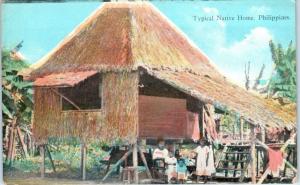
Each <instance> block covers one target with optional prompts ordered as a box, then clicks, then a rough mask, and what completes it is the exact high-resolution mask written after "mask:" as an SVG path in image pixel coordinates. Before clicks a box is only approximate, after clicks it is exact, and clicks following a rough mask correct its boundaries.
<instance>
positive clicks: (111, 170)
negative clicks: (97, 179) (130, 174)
mask: <svg viewBox="0 0 300 185" xmlns="http://www.w3.org/2000/svg"><path fill="white" fill-rule="evenodd" d="M131 153H132V149H130V150H128V152H126V153H125V154H124V155H123V157H122V158H121V159H120V160H119V161H118V162H117V163H116V164H114V166H113V167H112V168H111V169H110V170H109V171H108V172H107V173H106V175H105V176H104V177H103V179H102V182H103V181H105V180H106V179H107V177H108V176H109V175H110V174H111V173H112V172H113V170H114V169H115V168H117V167H118V166H119V165H120V164H121V163H122V162H123V161H124V160H125V159H127V157H128V156H129V155H130V154H131Z"/></svg>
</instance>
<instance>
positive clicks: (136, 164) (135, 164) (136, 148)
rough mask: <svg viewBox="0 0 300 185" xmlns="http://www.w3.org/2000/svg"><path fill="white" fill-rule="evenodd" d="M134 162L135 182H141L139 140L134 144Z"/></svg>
mask: <svg viewBox="0 0 300 185" xmlns="http://www.w3.org/2000/svg"><path fill="white" fill-rule="evenodd" d="M132 162H133V167H134V183H135V184H137V183H138V182H139V174H138V146H137V142H136V143H134V144H133V151H132Z"/></svg>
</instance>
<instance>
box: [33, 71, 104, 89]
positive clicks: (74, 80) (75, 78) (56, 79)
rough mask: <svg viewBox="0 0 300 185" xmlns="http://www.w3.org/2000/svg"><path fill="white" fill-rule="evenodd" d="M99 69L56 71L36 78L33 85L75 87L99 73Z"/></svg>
mask: <svg viewBox="0 0 300 185" xmlns="http://www.w3.org/2000/svg"><path fill="white" fill-rule="evenodd" d="M97 73H98V72H97V71H80V72H66V73H55V74H51V75H46V76H43V77H40V78H36V79H35V81H34V83H33V86H36V87H73V86H75V85H77V84H78V83H80V82H82V81H83V80H85V79H87V78H89V77H91V76H93V75H95V74H97Z"/></svg>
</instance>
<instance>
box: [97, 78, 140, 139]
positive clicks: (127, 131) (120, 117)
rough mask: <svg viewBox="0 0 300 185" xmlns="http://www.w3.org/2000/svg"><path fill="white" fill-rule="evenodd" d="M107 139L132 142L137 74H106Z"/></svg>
mask: <svg viewBox="0 0 300 185" xmlns="http://www.w3.org/2000/svg"><path fill="white" fill-rule="evenodd" d="M103 107H104V110H105V118H106V122H107V124H106V126H108V127H107V128H106V130H105V132H103V133H102V134H108V136H107V138H118V137H120V138H126V139H127V140H129V141H134V139H135V138H136V136H137V123H138V73H137V72H133V73H108V74H106V75H104V79H103Z"/></svg>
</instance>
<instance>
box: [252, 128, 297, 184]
mask: <svg viewBox="0 0 300 185" xmlns="http://www.w3.org/2000/svg"><path fill="white" fill-rule="evenodd" d="M295 136H296V133H294V134H293V135H292V136H291V137H290V139H288V140H287V141H286V142H285V143H284V145H283V146H282V147H281V149H280V151H282V152H283V151H284V150H285V149H286V147H287V146H288V145H289V143H290V142H291V141H292V140H293V139H294V138H295ZM256 142H257V143H258V144H260V145H261V146H262V147H263V148H265V149H266V150H268V149H269V146H268V145H266V144H265V143H263V142H261V141H259V140H256ZM283 161H284V163H285V164H286V165H288V166H289V167H290V168H292V170H293V171H294V172H295V173H296V174H297V169H296V168H294V167H293V166H292V165H291V164H290V163H289V162H288V161H286V160H285V159H284V160H283ZM270 172H271V170H270V168H269V167H268V168H267V169H266V171H265V172H264V173H263V175H262V176H261V178H260V179H259V181H258V182H257V184H262V183H263V181H264V180H265V179H266V177H267V175H268V174H269V173H270Z"/></svg>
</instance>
